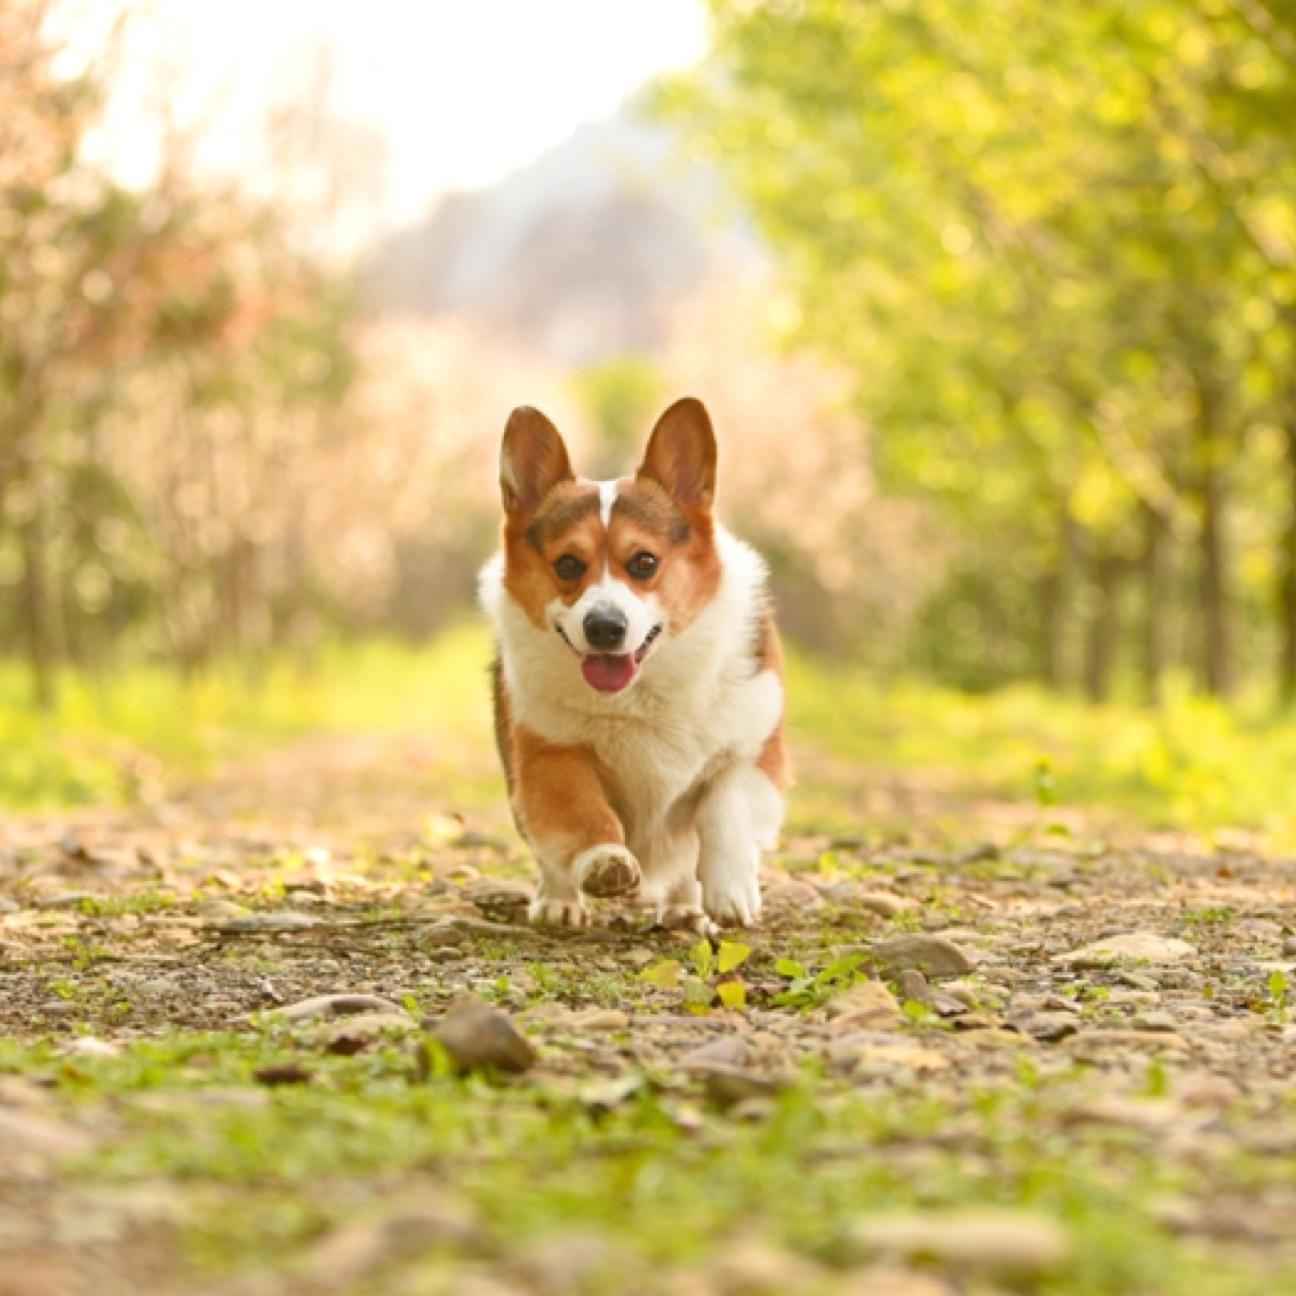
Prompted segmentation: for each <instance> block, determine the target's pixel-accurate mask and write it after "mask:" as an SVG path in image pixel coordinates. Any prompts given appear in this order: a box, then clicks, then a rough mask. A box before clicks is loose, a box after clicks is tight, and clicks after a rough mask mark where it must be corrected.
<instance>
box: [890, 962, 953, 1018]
mask: <svg viewBox="0 0 1296 1296" xmlns="http://www.w3.org/2000/svg"><path fill="white" fill-rule="evenodd" d="M900 993H901V994H902V995H904V997H905V999H906V1001H908V1000H910V999H913V1000H914V1001H915V1002H917V1003H921V1004H925V1003H927V1002H928V1001H929V1000H930V998H931V983H930V982H929V981H928V980H927V978H926V977H925V976H923V974H922V973H921V972H919V971H918V969H917V968H905V970H904V971H903V972H901V973H900ZM956 1002H957V1001H956ZM962 1007H963V1005H962V1004H961V1003H960V1004H959V1010H961V1009H962Z"/></svg>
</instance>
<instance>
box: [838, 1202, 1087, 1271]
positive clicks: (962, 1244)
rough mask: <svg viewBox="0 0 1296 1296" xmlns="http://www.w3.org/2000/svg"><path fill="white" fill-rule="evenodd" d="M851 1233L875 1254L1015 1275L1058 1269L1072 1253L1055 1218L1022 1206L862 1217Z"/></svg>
mask: <svg viewBox="0 0 1296 1296" xmlns="http://www.w3.org/2000/svg"><path fill="white" fill-rule="evenodd" d="M852 1237H853V1239H854V1240H855V1241H856V1242H857V1243H858V1244H860V1245H862V1246H863V1247H864V1248H866V1249H867V1250H869V1251H871V1252H881V1253H883V1254H888V1253H889V1254H893V1255H899V1256H903V1257H907V1258H911V1259H930V1260H935V1261H937V1262H939V1263H942V1264H945V1265H948V1266H949V1267H950V1268H951V1269H955V1270H958V1271H960V1272H963V1271H971V1272H975V1273H982V1274H991V1275H1005V1276H1014V1277H1025V1276H1028V1275H1032V1274H1039V1273H1045V1272H1047V1271H1049V1270H1051V1269H1056V1268H1057V1267H1058V1266H1059V1265H1061V1264H1062V1263H1063V1261H1065V1260H1066V1258H1067V1256H1068V1255H1069V1254H1070V1251H1071V1245H1070V1239H1069V1238H1068V1236H1067V1233H1066V1231H1065V1230H1064V1229H1063V1228H1062V1226H1061V1225H1060V1224H1059V1223H1058V1222H1057V1221H1056V1220H1053V1219H1050V1218H1049V1217H1048V1216H1046V1215H1040V1214H1036V1213H1034V1212H1031V1211H1024V1210H1008V1209H1003V1210H993V1209H989V1208H977V1209H969V1210H951V1211H932V1212H930V1213H920V1212H912V1213H910V1212H899V1211H897V1212H895V1213H892V1214H885V1215H875V1216H872V1217H871V1218H868V1219H864V1220H861V1221H859V1223H857V1224H856V1225H855V1227H854V1229H853V1230H852Z"/></svg>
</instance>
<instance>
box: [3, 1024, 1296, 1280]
mask: <svg viewBox="0 0 1296 1296" xmlns="http://www.w3.org/2000/svg"><path fill="white" fill-rule="evenodd" d="M306 1041H307V1036H306V1035H304V1034H303V1033H301V1032H298V1033H296V1034H294V1033H293V1032H292V1031H290V1030H287V1029H282V1028H281V1029H278V1030H272V1031H271V1032H269V1033H268V1034H266V1035H246V1034H231V1033H222V1034H200V1033H183V1032H181V1033H175V1034H172V1035H170V1036H168V1037H167V1038H166V1039H165V1040H152V1041H147V1042H140V1043H136V1044H134V1045H132V1046H130V1048H129V1049H128V1050H127V1051H126V1052H125V1053H124V1054H123V1055H122V1056H121V1057H119V1058H110V1059H76V1060H73V1059H68V1058H58V1057H56V1056H55V1055H54V1054H52V1053H51V1052H50V1051H49V1050H48V1049H47V1048H46V1047H45V1046H35V1047H31V1048H19V1047H17V1046H15V1045H9V1044H5V1043H3V1042H2V1041H0V1074H2V1073H4V1072H6V1071H16V1072H21V1073H24V1074H26V1075H27V1076H29V1077H44V1079H45V1080H46V1082H47V1083H48V1084H50V1085H52V1086H53V1088H54V1091H55V1094H56V1096H57V1099H58V1101H59V1103H60V1105H63V1106H66V1107H67V1108H68V1109H70V1110H72V1111H75V1110H77V1109H84V1110H85V1111H87V1112H91V1111H93V1109H95V1108H96V1107H98V1106H100V1105H102V1104H104V1103H105V1102H107V1103H110V1104H111V1106H112V1108H113V1110H114V1112H115V1113H116V1118H115V1121H114V1132H113V1136H112V1137H111V1138H110V1139H108V1140H106V1141H105V1142H104V1143H103V1144H101V1145H100V1147H99V1148H98V1150H96V1151H94V1152H93V1153H91V1154H90V1155H89V1156H88V1157H87V1158H85V1160H84V1161H83V1162H82V1164H81V1165H80V1168H79V1173H78V1178H79V1180H80V1182H81V1183H82V1184H83V1185H84V1184H91V1183H102V1184H104V1185H106V1186H114V1185H119V1186H125V1185H129V1184H131V1183H135V1182H148V1181H156V1180H157V1179H159V1178H162V1179H165V1180H166V1181H167V1182H169V1183H171V1184H173V1185H175V1191H176V1192H177V1193H178V1194H179V1196H180V1199H181V1200H182V1201H186V1202H192V1203H194V1204H195V1205H196V1206H197V1207H198V1209H194V1210H191V1211H189V1212H187V1213H186V1215H185V1218H187V1221H188V1222H187V1225H186V1226H185V1230H184V1242H185V1247H186V1249H187V1251H188V1254H189V1259H190V1261H191V1262H193V1263H197V1264H198V1265H199V1266H200V1267H202V1268H206V1269H211V1270H220V1271H229V1270H235V1271H237V1270H241V1269H249V1270H250V1269H254V1268H256V1267H259V1266H262V1265H265V1264H271V1263H273V1264H274V1265H275V1266H276V1267H277V1268H284V1267H287V1268H289V1269H291V1268H293V1267H294V1265H295V1264H297V1263H299V1259H298V1257H300V1255H301V1253H302V1251H303V1249H304V1248H306V1247H307V1246H308V1245H309V1243H310V1242H311V1241H312V1240H313V1239H314V1238H315V1237H317V1236H318V1235H320V1234H321V1233H322V1232H324V1231H325V1230H326V1229H327V1228H328V1227H329V1226H330V1225H333V1224H336V1223H338V1222H342V1221H345V1220H347V1219H349V1218H351V1217H352V1216H353V1215H354V1211H355V1201H356V1197H355V1192H356V1188H357V1185H358V1184H360V1183H362V1182H363V1181H364V1180H365V1179H366V1178H367V1177H371V1176H373V1175H375V1174H381V1175H383V1176H384V1179H385V1180H386V1181H387V1182H388V1183H391V1182H393V1181H395V1180H398V1179H400V1178H401V1177H403V1176H413V1177H414V1179H413V1182H416V1183H417V1182H424V1183H426V1182H428V1181H431V1182H433V1183H436V1182H438V1181H439V1180H440V1177H441V1175H442V1168H443V1167H446V1166H453V1175H452V1177H451V1181H450V1184H449V1186H451V1187H452V1188H453V1190H454V1192H455V1193H456V1195H461V1196H462V1197H464V1198H465V1199H466V1200H467V1201H468V1202H469V1203H470V1204H472V1205H474V1206H475V1207H476V1208H477V1209H478V1210H479V1211H480V1213H481V1216H482V1218H483V1219H484V1220H487V1221H489V1224H488V1227H489V1229H490V1231H491V1232H492V1233H493V1234H494V1235H495V1236H496V1237H497V1238H499V1239H501V1240H503V1239H507V1242H508V1245H509V1246H516V1245H519V1244H522V1243H524V1242H525V1240H526V1239H527V1238H529V1237H536V1236H541V1235H546V1234H550V1233H553V1232H554V1231H564V1230H569V1229H573V1228H577V1229H579V1228H582V1227H586V1228H591V1229H597V1230H599V1231H600V1232H605V1233H607V1234H609V1235H611V1236H613V1237H614V1238H616V1240H617V1241H618V1243H619V1244H620V1245H622V1246H623V1247H624V1248H626V1250H627V1251H628V1252H629V1253H631V1254H637V1255H638V1256H640V1257H642V1259H643V1261H645V1262H646V1263H647V1264H648V1265H649V1266H650V1269H649V1270H648V1271H646V1272H651V1271H653V1270H656V1269H658V1268H659V1267H660V1266H662V1265H688V1264H690V1263H693V1262H696V1261H699V1260H700V1259H702V1258H704V1257H705V1256H706V1255H707V1254H708V1252H709V1251H710V1250H711V1249H712V1248H713V1247H714V1246H715V1245H716V1243H717V1242H718V1241H723V1239H725V1238H726V1237H729V1236H733V1235H735V1233H736V1232H737V1231H739V1230H740V1229H741V1230H745V1231H747V1232H749V1233H750V1232H752V1231H755V1232H757V1233H759V1234H760V1235H761V1236H764V1237H766V1238H767V1239H769V1240H771V1241H774V1242H777V1243H779V1244H782V1245H784V1246H787V1247H789V1248H791V1249H794V1250H796V1251H798V1252H800V1253H802V1254H805V1255H807V1256H810V1257H813V1258H815V1259H817V1260H818V1261H820V1262H821V1263H823V1264H825V1265H826V1266H828V1267H829V1268H830V1269H831V1268H834V1267H836V1266H838V1265H841V1264H850V1263H853V1262H858V1260H859V1259H860V1257H859V1255H858V1252H857V1250H856V1248H855V1246H854V1244H853V1243H852V1241H851V1229H852V1225H853V1224H854V1223H855V1222H856V1221H858V1220H860V1219H861V1218H863V1217H866V1216H867V1215H869V1214H870V1213H873V1212H877V1211H885V1210H893V1209H901V1208H909V1207H920V1208H925V1209H926V1208H943V1207H955V1206H962V1205H977V1206H985V1205H990V1204H994V1205H1011V1206H1021V1207H1027V1208H1030V1209H1032V1210H1038V1211H1040V1212H1043V1213H1045V1214H1048V1215H1050V1216H1053V1217H1055V1218H1057V1219H1059V1220H1060V1221H1061V1222H1062V1223H1063V1224H1064V1225H1065V1227H1066V1228H1067V1230H1068V1232H1069V1233H1070V1235H1071V1237H1072V1241H1073V1254H1072V1258H1071V1260H1070V1261H1069V1262H1068V1263H1067V1264H1066V1265H1065V1266H1064V1267H1063V1268H1062V1269H1060V1270H1059V1271H1058V1272H1056V1273H1055V1274H1053V1275H1052V1276H1050V1277H1048V1278H1046V1279H1042V1280H1039V1281H1038V1282H1033V1283H1031V1284H1030V1286H1029V1290H1030V1291H1033V1292H1038V1293H1041V1294H1043V1293H1049V1294H1052V1296H1133V1294H1136V1293H1148V1294H1149V1296H1150V1294H1151V1293H1157V1294H1158V1296H1178V1294H1180V1293H1182V1294H1183V1296H1195V1293H1196V1292H1199V1291H1201V1290H1205V1289H1208V1290H1209V1291H1211V1293H1212V1294H1213V1296H1224V1294H1225V1293H1235V1294H1237V1296H1244V1294H1245V1296H1262V1294H1263V1296H1270V1294H1271V1293H1273V1292H1276V1291H1280V1290H1292V1288H1291V1287H1290V1286H1289V1285H1288V1284H1290V1283H1291V1282H1293V1281H1296V1274H1290V1273H1287V1274H1283V1273H1274V1272H1269V1273H1262V1274H1258V1273H1256V1272H1255V1271H1254V1270H1248V1267H1247V1266H1245V1265H1243V1264H1241V1263H1239V1264H1238V1266H1237V1267H1236V1268H1234V1267H1233V1266H1232V1265H1230V1264H1229V1263H1228V1262H1227V1261H1225V1260H1222V1259H1221V1258H1220V1257H1219V1256H1218V1255H1216V1256H1212V1257H1210V1258H1209V1260H1207V1259H1206V1258H1205V1257H1202V1256H1199V1255H1198V1254H1196V1253H1195V1251H1194V1250H1193V1249H1192V1248H1191V1247H1188V1246H1185V1245H1183V1244H1182V1243H1180V1242H1178V1241H1177V1240H1176V1239H1175V1238H1174V1237H1173V1235H1171V1234H1170V1233H1168V1232H1166V1231H1165V1230H1164V1229H1163V1228H1162V1227H1161V1226H1160V1225H1159V1224H1158V1223H1157V1222H1156V1218H1155V1212H1156V1206H1157V1204H1158V1203H1159V1202H1160V1201H1163V1200H1165V1199H1166V1197H1167V1196H1168V1195H1184V1194H1187V1195H1193V1194H1194V1193H1195V1192H1196V1191H1197V1190H1198V1189H1200V1184H1196V1185H1194V1182H1193V1180H1194V1178H1195V1176H1194V1175H1193V1174H1191V1173H1189V1172H1187V1171H1186V1170H1184V1169H1183V1168H1182V1167H1180V1168H1179V1169H1172V1168H1170V1167H1169V1165H1168V1163H1166V1162H1165V1161H1163V1160H1162V1159H1161V1158H1157V1157H1149V1156H1147V1155H1146V1148H1145V1147H1144V1146H1143V1145H1142V1144H1141V1143H1140V1141H1139V1140H1137V1139H1133V1140H1132V1139H1130V1138H1129V1137H1128V1135H1127V1134H1124V1133H1122V1132H1120V1131H1112V1130H1107V1131H1102V1130H1097V1129H1095V1130H1094V1131H1092V1132H1087V1133H1084V1134H1076V1133H1075V1132H1074V1131H1072V1132H1070V1133H1068V1135H1067V1136H1066V1137H1059V1136H1057V1135H1050V1134H1046V1133H1045V1131H1048V1130H1050V1129H1052V1128H1054V1127H1055V1121H1056V1116H1057V1113H1058V1111H1059V1110H1062V1109H1063V1108H1065V1106H1066V1104H1067V1103H1069V1102H1072V1101H1074V1098H1075V1094H1076V1092H1077V1088H1078V1087H1082V1086H1084V1084H1085V1083H1086V1080H1085V1076H1084V1073H1083V1071H1082V1070H1079V1069H1073V1070H1068V1071H1063V1072H1059V1073H1057V1074H1055V1075H1053V1076H1051V1077H1041V1076H1039V1075H1029V1076H1024V1077H1023V1080H1022V1083H1021V1084H1020V1085H1018V1086H1015V1087H1014V1088H1013V1089H1011V1090H1010V1089H1008V1088H1006V1087H1004V1086H996V1087H994V1088H987V1087H981V1086H978V1085H976V1084H972V1085H966V1086H951V1087H950V1088H949V1090H948V1093H947V1095H945V1096H942V1097H935V1096H933V1095H931V1094H930V1093H924V1092H920V1091H917V1090H913V1091H908V1092H906V1091H905V1090H904V1089H903V1088H896V1089H893V1090H891V1091H889V1092H887V1093H886V1094H882V1095H879V1094H877V1093H870V1094H855V1093H852V1092H850V1091H849V1090H844V1089H842V1087H841V1086H840V1085H837V1084H833V1083H831V1082H829V1081H828V1080H827V1079H826V1078H824V1077H822V1076H820V1075H819V1073H818V1072H817V1070H816V1069H815V1068H814V1067H808V1068H807V1069H805V1070H803V1071H802V1073H801V1074H800V1076H799V1077H798V1078H797V1080H796V1082H795V1083H794V1084H793V1085H792V1086H791V1087H790V1089H788V1090H787V1091H786V1092H785V1093H784V1094H783V1096H782V1097H781V1098H779V1099H778V1101H777V1103H776V1105H775V1107H774V1109H773V1110H772V1112H770V1114H769V1115H768V1116H766V1117H765V1118H764V1119H763V1120H760V1121H756V1122H751V1121H744V1120H735V1119H729V1118H725V1117H721V1116H719V1115H717V1114H715V1113H710V1114H708V1115H706V1117H705V1119H704V1120H702V1121H701V1122H699V1119H698V1118H699V1117H701V1115H702V1110H703V1109H702V1107H701V1106H700V1103H701V1099H700V1096H699V1094H698V1092H697V1087H696V1086H695V1085H688V1084H684V1085H681V1084H680V1083H679V1082H677V1081H671V1080H669V1079H668V1078H665V1077H652V1076H647V1075H645V1076H644V1078H643V1083H642V1084H641V1085H640V1086H639V1087H638V1088H637V1089H634V1088H633V1087H632V1086H631V1087H628V1088H627V1096H626V1097H625V1100H624V1101H622V1102H620V1103H618V1104H616V1105H615V1106H613V1108H612V1109H611V1110H607V1109H606V1108H604V1107H603V1106H601V1105H598V1104H591V1102H590V1101H589V1097H588V1095H587V1094H585V1093H583V1092H581V1091H580V1090H575V1089H573V1090H560V1089H552V1088H549V1087H547V1086H544V1085H535V1084H532V1083H530V1082H529V1081H523V1082H519V1083H512V1084H505V1085H493V1084H489V1083H487V1082H485V1081H483V1080H475V1079H469V1080H460V1079H456V1078H454V1077H451V1076H448V1075H444V1074H443V1075H434V1076H433V1077H432V1078H431V1079H430V1080H426V1081H421V1080H419V1079H418V1078H417V1077H416V1075H415V1071H414V1068H413V1065H412V1061H411V1054H410V1051H409V1048H408V1046H399V1045H395V1044H393V1045H390V1046H386V1047H384V1048H382V1049H380V1050H378V1051H376V1052H373V1053H366V1054H362V1055H359V1056H357V1057H353V1058H334V1057H327V1056H324V1055H319V1054H316V1055H310V1054H308V1053H304V1052H303V1049H305V1048H308V1047H309V1045H308V1044H307V1042H306ZM286 1062H295V1063H298V1064H301V1063H305V1065H306V1068H307V1070H308V1071H309V1072H310V1079H309V1082H308V1083H306V1084H302V1085H296V1086H291V1087H287V1088H280V1089H276V1090H273V1091H272V1092H270V1093H269V1094H268V1095H267V1097H266V1101H265V1102H264V1103H262V1104H259V1105H258V1104H250V1103H247V1102H237V1103H236V1102H222V1101H221V1100H220V1095H222V1094H229V1093H230V1092H232V1091H233V1088H234V1087H238V1088H242V1086H245V1085H249V1084H252V1083H254V1081H253V1072H254V1070H256V1069H257V1068H259V1067H264V1066H267V1065H271V1064H276V1063H286ZM204 1094H208V1095H210V1096H209V1097H207V1098H204V1097H203V1095H204ZM159 1096H163V1097H165V1102H164V1103H163V1105H159V1104H158V1102H157V1101H156V1098H157V1097H159ZM692 1113H696V1115H694V1114H692ZM1253 1172H1254V1167H1253V1166H1251V1165H1250V1164H1249V1163H1248V1162H1247V1160H1246V1158H1245V1157H1244V1156H1243V1155H1241V1154H1239V1155H1238V1156H1237V1157H1235V1158H1233V1159H1232V1160H1231V1161H1227V1162H1224V1163H1221V1164H1219V1165H1217V1166H1216V1167H1215V1168H1214V1169H1213V1171H1212V1173H1213V1175H1214V1176H1215V1179H1214V1181H1213V1183H1212V1191H1223V1190H1224V1189H1226V1188H1228V1187H1229V1186H1230V1185H1231V1184H1232V1183H1233V1182H1234V1181H1236V1182H1237V1183H1239V1184H1245V1182H1246V1181H1247V1180H1248V1178H1249V1176H1251V1175H1252V1173H1253ZM216 1203H219V1209H206V1210H204V1209H201V1206H202V1205H207V1206H209V1207H210V1206H212V1205H214V1204H216ZM627 1206H629V1207H630V1209H627ZM444 1258H445V1260H446V1261H447V1262H448V1261H449V1260H450V1259H451V1257H450V1256H449V1255H446V1256H445V1257H444ZM1207 1278H1208V1279H1209V1287H1208V1288H1203V1287H1202V1283H1203V1280H1204V1279H1207ZM640 1281H641V1275H636V1276H635V1277H634V1278H633V1280H632V1282H633V1283H636V1284H637V1283H639V1282H640ZM600 1290H606V1291H608V1292H619V1291H630V1290H637V1291H642V1290H645V1289H644V1288H643V1287H640V1286H625V1285H624V1283H621V1282H616V1281H614V1282H611V1283H610V1285H608V1286H606V1287H603V1288H600ZM654 1290H655V1289H654Z"/></svg>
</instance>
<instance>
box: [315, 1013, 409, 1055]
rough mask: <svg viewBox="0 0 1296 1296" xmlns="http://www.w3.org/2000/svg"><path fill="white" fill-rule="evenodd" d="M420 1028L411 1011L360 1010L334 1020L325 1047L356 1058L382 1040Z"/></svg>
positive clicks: (332, 1051)
mask: <svg viewBox="0 0 1296 1296" xmlns="http://www.w3.org/2000/svg"><path fill="white" fill-rule="evenodd" d="M417 1029H418V1023H417V1022H415V1021H414V1019H413V1018H412V1017H411V1016H410V1015H409V1014H408V1013H403V1012H375V1013H360V1014H358V1015H357V1016H355V1017H344V1018H343V1019H342V1020H341V1021H339V1022H337V1023H335V1024H334V1025H333V1026H332V1027H331V1028H330V1029H329V1032H328V1039H327V1041H326V1043H325V1045H324V1047H325V1048H326V1050H327V1051H328V1052H330V1053H336V1054H337V1055H338V1056H339V1057H353V1056H354V1055H355V1054H356V1053H361V1052H363V1051H364V1050H365V1049H367V1048H369V1047H370V1046H371V1045H373V1044H377V1043H379V1042H380V1041H381V1040H384V1039H390V1038H391V1037H392V1036H394V1035H407V1034H409V1032H410V1031H413V1030H417Z"/></svg>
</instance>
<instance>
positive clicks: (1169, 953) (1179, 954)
mask: <svg viewBox="0 0 1296 1296" xmlns="http://www.w3.org/2000/svg"><path fill="white" fill-rule="evenodd" d="M1196 953H1197V950H1196V948H1195V947H1194V946H1192V945H1189V944H1188V942H1187V941H1185V940H1179V939H1178V937H1175V936H1158V935H1157V934H1156V933H1155V932H1123V933H1121V934H1120V935H1117V936H1105V937H1104V938H1103V939H1102V940H1099V941H1094V943H1093V944H1092V945H1086V946H1084V947H1083V948H1082V949H1078V950H1072V951H1071V952H1070V953H1068V954H1057V955H1055V956H1054V958H1053V961H1054V962H1055V963H1060V964H1062V965H1063V966H1064V967H1074V968H1102V967H1111V966H1112V965H1113V964H1119V963H1151V964H1165V963H1178V962H1181V961H1182V960H1183V959H1187V958H1192V957H1193V956H1194V955H1195V954H1196Z"/></svg>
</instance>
